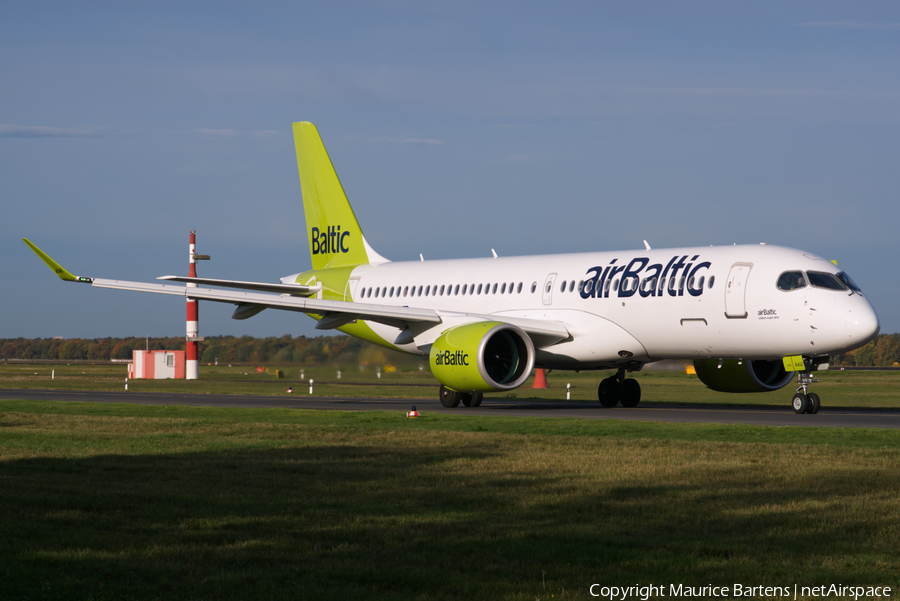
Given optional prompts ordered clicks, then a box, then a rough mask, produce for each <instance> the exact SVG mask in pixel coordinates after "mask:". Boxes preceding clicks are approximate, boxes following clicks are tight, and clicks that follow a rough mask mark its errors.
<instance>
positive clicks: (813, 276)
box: [806, 271, 847, 290]
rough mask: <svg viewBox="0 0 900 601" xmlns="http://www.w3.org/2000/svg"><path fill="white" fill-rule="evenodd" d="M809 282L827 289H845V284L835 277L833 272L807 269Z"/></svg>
mask: <svg viewBox="0 0 900 601" xmlns="http://www.w3.org/2000/svg"><path fill="white" fill-rule="evenodd" d="M806 275H807V276H808V277H809V283H810V284H812V285H813V286H815V287H816V288H826V289H828V290H846V289H847V286H845V285H844V283H843V282H842V281H840V280H839V279H837V277H836V276H835V275H834V274H833V273H825V272H823V271H807V272H806Z"/></svg>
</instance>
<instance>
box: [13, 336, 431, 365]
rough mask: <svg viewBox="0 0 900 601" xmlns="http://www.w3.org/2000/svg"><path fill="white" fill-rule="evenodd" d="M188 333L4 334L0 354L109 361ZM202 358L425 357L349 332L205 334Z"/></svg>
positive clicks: (386, 360) (173, 346) (176, 343)
mask: <svg viewBox="0 0 900 601" xmlns="http://www.w3.org/2000/svg"><path fill="white" fill-rule="evenodd" d="M184 349H185V339H184V337H183V336H180V337H171V338H145V337H143V338H133V337H132V338H67V339H61V338H4V339H0V360H3V359H7V360H8V359H20V360H29V359H32V360H33V359H42V360H74V361H78V360H82V361H109V360H110V359H131V358H132V353H133V351H136V350H151V351H157V350H169V351H183V350H184ZM200 361H201V362H202V363H216V362H218V363H219V364H220V365H221V364H229V363H245V364H247V363H250V364H297V365H309V366H317V365H334V366H338V367H345V366H346V367H349V366H356V365H373V366H387V365H393V366H395V367H400V368H408V369H413V368H415V369H418V367H419V366H420V365H422V364H424V362H425V360H424V359H423V358H422V357H416V356H414V355H408V354H406V353H401V352H398V351H393V350H390V349H386V348H383V347H380V346H377V345H374V344H372V343H370V342H366V341H364V340H360V339H358V338H351V337H350V336H315V337H306V336H297V337H293V336H291V335H290V334H285V335H284V336H281V337H280V338H278V337H275V336H269V337H268V338H253V337H251V336H241V337H235V336H206V337H205V340H204V342H201V343H200Z"/></svg>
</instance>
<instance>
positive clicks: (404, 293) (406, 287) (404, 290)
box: [403, 286, 409, 296]
mask: <svg viewBox="0 0 900 601" xmlns="http://www.w3.org/2000/svg"><path fill="white" fill-rule="evenodd" d="M408 292H409V286H404V287H403V296H406V295H407V293H408Z"/></svg>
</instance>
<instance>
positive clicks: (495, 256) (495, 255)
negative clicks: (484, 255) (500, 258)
mask: <svg viewBox="0 0 900 601" xmlns="http://www.w3.org/2000/svg"><path fill="white" fill-rule="evenodd" d="M491 254H493V255H494V258H495V259H496V258H497V251H496V250H494V249H493V248H492V249H491Z"/></svg>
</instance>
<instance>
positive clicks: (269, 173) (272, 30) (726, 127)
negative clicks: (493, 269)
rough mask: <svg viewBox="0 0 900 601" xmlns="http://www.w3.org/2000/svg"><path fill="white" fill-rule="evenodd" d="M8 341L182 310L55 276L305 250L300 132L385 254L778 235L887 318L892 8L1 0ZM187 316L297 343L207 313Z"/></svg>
mask: <svg viewBox="0 0 900 601" xmlns="http://www.w3.org/2000/svg"><path fill="white" fill-rule="evenodd" d="M0 81H2V86H0V182H2V183H0V206H2V211H3V218H2V219H0V233H2V236H0V256H2V259H3V261H2V263H0V264H2V267H0V278H2V281H3V285H2V288H0V290H2V293H0V312H2V315H3V318H2V321H0V337H3V338H6V337H16V336H25V337H49V336H65V337H76V336H77V337H99V336H131V335H136V336H143V335H151V336H164V335H183V333H184V303H183V301H178V300H176V299H170V298H161V297H156V296H153V295H142V294H137V293H128V292H119V291H103V290H94V289H91V288H89V287H87V286H78V285H72V284H69V285H66V284H63V283H62V282H59V281H58V280H57V279H56V278H55V277H53V275H52V274H51V273H50V272H49V271H48V270H47V269H46V268H45V267H44V266H43V265H42V264H41V263H40V262H39V261H38V259H37V258H36V257H35V256H34V255H33V254H32V253H31V251H30V250H29V249H28V248H27V247H26V246H25V245H24V244H23V243H22V242H21V241H20V239H21V238H22V237H28V238H30V239H32V240H33V241H35V242H36V243H37V244H38V245H39V246H41V247H42V248H44V249H45V250H46V251H47V252H48V253H50V254H51V256H53V257H55V258H57V259H58V260H59V261H60V262H61V263H62V264H63V265H64V266H66V267H67V268H69V270H70V271H72V272H74V273H76V274H79V275H87V276H95V277H107V278H119V279H133V280H141V281H152V280H153V279H154V278H156V277H157V276H160V275H167V274H183V273H185V272H186V268H187V266H186V255H187V236H188V232H189V231H190V230H191V229H195V230H197V232H198V247H199V248H198V250H199V252H202V253H208V254H210V255H212V257H213V259H212V261H210V262H208V263H203V264H201V266H200V274H201V275H204V276H208V277H221V278H234V279H252V280H261V281H277V279H278V278H279V277H281V276H283V275H287V274H289V273H295V272H297V271H301V270H303V269H306V268H308V267H309V264H310V260H309V251H308V246H307V243H306V240H305V235H304V223H303V213H302V206H301V198H300V185H299V181H298V179H297V169H296V160H295V157H294V150H293V143H292V139H291V128H290V124H291V123H292V122H293V121H300V120H307V121H313V122H314V123H316V125H317V126H318V128H319V131H320V133H321V134H322V136H323V139H324V141H325V145H326V147H327V148H328V150H329V153H330V154H331V157H332V160H333V161H334V163H335V166H336V168H337V171H338V174H339V175H340V177H341V180H342V182H343V184H344V187H345V190H346V192H347V194H348V196H349V198H350V200H351V203H352V204H353V206H354V209H355V211H356V213H357V216H358V217H359V220H360V223H361V225H362V227H363V229H364V231H365V233H366V236H367V238H368V239H369V241H370V243H371V244H372V245H373V246H374V247H375V248H376V249H377V250H378V251H379V252H380V253H381V254H383V255H385V256H386V257H388V258H391V259H394V260H406V259H410V260H412V259H417V258H418V254H419V253H423V254H424V255H425V257H426V258H434V259H436V258H454V257H472V256H490V249H491V248H496V249H497V251H498V252H499V253H500V254H503V255H513V254H539V253H540V254H543V253H558V252H572V251H576V250H577V251H589V250H616V249H639V248H642V246H643V245H642V242H641V241H642V240H643V239H647V240H648V241H649V242H650V243H651V244H652V245H653V246H654V247H665V246H686V245H706V244H731V243H734V242H737V243H756V242H768V243H770V244H781V245H786V246H793V247H797V248H802V249H804V250H808V251H811V252H815V253H817V254H820V255H822V256H825V257H826V258H829V259H837V260H838V261H839V263H840V265H841V267H842V268H844V269H846V270H847V272H848V273H850V274H851V276H852V277H853V278H854V279H855V280H856V281H857V282H858V283H859V284H860V285H861V286H862V288H863V290H864V291H865V292H866V293H867V295H868V296H869V297H870V299H871V300H872V302H873V304H874V305H875V308H876V310H877V311H878V313H879V316H880V317H881V321H882V331H884V332H897V331H900V306H898V304H897V301H896V299H897V298H898V296H900V281H898V280H900V278H898V269H897V260H896V256H897V240H896V239H897V236H896V230H897V224H898V217H900V202H898V198H897V190H898V184H900V169H898V158H900V5H898V4H896V3H888V2H882V3H879V2H868V3H859V2H822V1H816V2H792V3H784V2H756V3H730V2H718V1H717V2H712V1H710V2H681V3H672V2H639V1H638V2H557V3H546V2H545V3H536V2H492V3H484V2H455V1H446V2H441V1H438V2H427V1H426V2H402V1H384V2H331V3H296V2H284V3H280V2H265V3H234V2H231V3H229V2H139V1H134V2H121V3H115V2H100V1H95V2H78V1H66V2H52V1H46V2H15V1H13V2H9V3H6V4H5V5H4V18H3V19H2V20H0ZM201 305H202V306H201V324H200V329H201V334H205V335H214V334H235V335H243V334H249V335H254V336H264V335H277V336H280V335H282V334H285V333H291V334H294V335H299V334H312V333H314V330H313V327H312V322H311V320H309V319H308V318H304V317H303V316H300V315H296V314H288V313H284V312H275V311H266V312H264V313H262V314H260V315H258V316H256V317H254V318H252V319H250V320H247V321H243V322H238V321H233V320H231V319H230V315H231V311H232V308H231V307H230V306H229V305H215V304H212V303H201Z"/></svg>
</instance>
